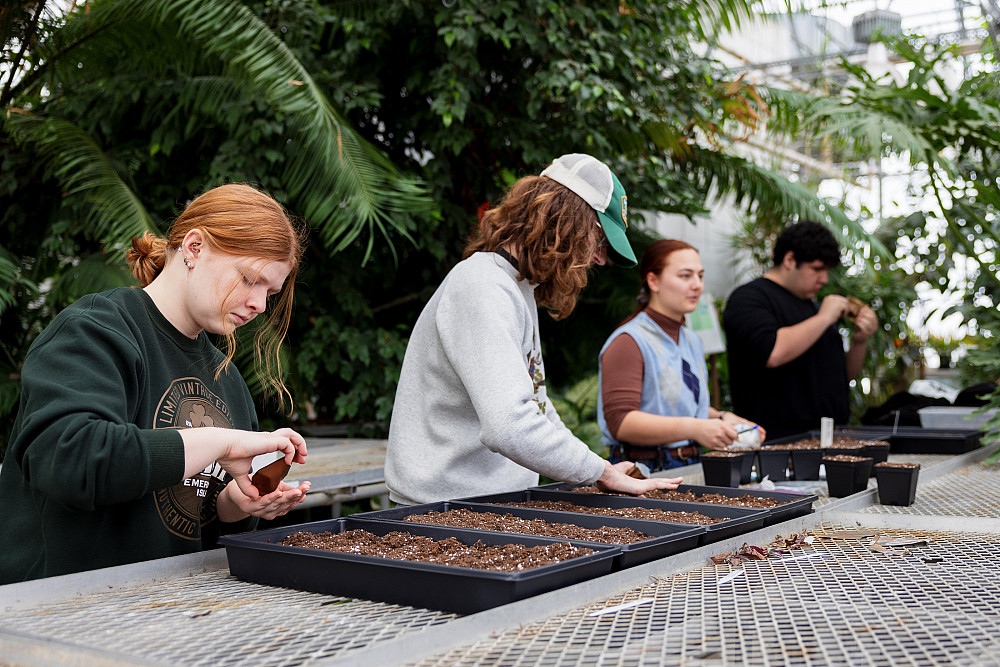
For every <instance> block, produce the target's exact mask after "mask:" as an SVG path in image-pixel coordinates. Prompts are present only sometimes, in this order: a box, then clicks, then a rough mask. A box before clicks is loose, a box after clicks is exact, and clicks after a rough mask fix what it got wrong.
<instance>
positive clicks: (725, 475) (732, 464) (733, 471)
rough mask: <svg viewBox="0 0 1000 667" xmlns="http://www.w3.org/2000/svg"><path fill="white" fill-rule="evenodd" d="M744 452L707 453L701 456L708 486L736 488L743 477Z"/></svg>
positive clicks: (745, 455)
mask: <svg viewBox="0 0 1000 667" xmlns="http://www.w3.org/2000/svg"><path fill="white" fill-rule="evenodd" d="M745 458H749V455H748V454H745V453H743V452H721V451H714V452H706V453H705V454H702V455H701V470H702V472H703V473H704V474H705V484H707V485H708V486H728V487H736V486H739V485H740V479H741V478H742V476H743V461H744V459H745Z"/></svg>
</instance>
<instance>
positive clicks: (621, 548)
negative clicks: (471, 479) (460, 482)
mask: <svg viewBox="0 0 1000 667" xmlns="http://www.w3.org/2000/svg"><path fill="white" fill-rule="evenodd" d="M498 509H499V508H497V507H496V506H495V505H479V504H476V503H463V502H457V501H450V500H445V501H440V502H436V503H425V504H423V505H401V506H399V507H395V508H392V509H387V510H376V511H374V512H366V513H365V514H355V515H353V517H354V518H356V519H358V518H364V519H374V520H377V521H386V522H396V523H398V524H399V525H401V526H409V525H410V523H409V521H410V520H411V519H416V517H418V516H420V515H428V514H431V513H437V516H441V513H451V511H452V510H462V511H463V513H464V512H469V513H473V514H476V515H482V516H485V515H492V516H499V512H498V511H497V510H498ZM502 513H503V518H502V519H497V520H495V521H494V520H491V519H486V518H484V519H476V523H478V525H476V526H475V527H472V526H471V525H470V526H466V527H465V528H467V529H469V530H487V529H488V530H492V531H499V532H505V533H510V532H523V531H522V528H524V527H526V526H528V527H530V528H529V529H534V528H538V529H540V530H542V531H543V532H545V533H546V535H548V536H550V537H559V538H561V539H572V540H573V543H574V544H577V545H583V546H593V545H595V544H607V543H606V542H604V543H602V542H591V541H586V540H580V539H578V538H576V537H572V536H575V535H584V534H586V535H587V536H588V537H589V538H590V539H593V538H594V535H595V534H600V533H607V532H608V531H617V530H618V529H628V530H629V531H630V532H634V533H637V534H640V535H644V536H645V537H641V538H640V540H639V541H638V542H631V543H626V544H619V545H617V549H618V553H617V555H616V556H615V558H614V563H613V569H624V568H627V567H632V566H634V565H639V564H641V563H645V562H648V561H651V560H655V559H657V558H664V557H666V556H671V555H673V554H675V553H679V552H681V551H685V550H687V549H693V548H694V547H696V546H698V542H699V536H700V535H701V534H702V533H703V532H705V528H704V527H702V526H692V525H682V524H674V523H664V522H662V521H639V520H635V519H623V518H619V517H609V516H597V515H593V514H573V513H568V512H547V511H544V510H534V509H526V508H523V507H504V508H502ZM508 518H509V519H510V521H508V520H507V519H508ZM522 521H523V522H525V523H521V522H522ZM542 523H544V525H545V526H547V527H542V525H541V524H542ZM487 526H488V528H487ZM556 526H565V527H567V528H566V529H565V530H560V528H557V527H556ZM576 531H588V532H587V533H584V532H576ZM550 532H551V533H552V535H549V533H550Z"/></svg>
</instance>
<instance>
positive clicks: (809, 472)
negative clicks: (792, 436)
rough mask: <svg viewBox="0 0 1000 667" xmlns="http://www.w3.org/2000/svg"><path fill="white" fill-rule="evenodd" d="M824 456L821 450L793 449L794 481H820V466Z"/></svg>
mask: <svg viewBox="0 0 1000 667" xmlns="http://www.w3.org/2000/svg"><path fill="white" fill-rule="evenodd" d="M823 455H824V454H823V450H822V449H819V448H816V449H793V450H792V479H795V480H803V479H819V464H820V461H821V460H822V459H823Z"/></svg>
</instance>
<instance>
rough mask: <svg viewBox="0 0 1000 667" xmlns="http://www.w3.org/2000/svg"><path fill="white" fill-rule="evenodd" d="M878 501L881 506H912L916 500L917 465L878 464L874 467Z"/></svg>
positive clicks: (918, 470) (918, 465)
mask: <svg viewBox="0 0 1000 667" xmlns="http://www.w3.org/2000/svg"><path fill="white" fill-rule="evenodd" d="M874 470H875V480H876V481H877V482H878V501H879V502H880V503H881V504H883V505H912V504H913V501H914V500H916V498H917V477H918V476H919V475H920V464H919V463H885V462H882V463H878V464H876V465H875V466H874Z"/></svg>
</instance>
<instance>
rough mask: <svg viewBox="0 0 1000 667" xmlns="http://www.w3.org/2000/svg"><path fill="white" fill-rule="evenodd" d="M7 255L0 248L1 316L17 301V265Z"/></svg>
mask: <svg viewBox="0 0 1000 667" xmlns="http://www.w3.org/2000/svg"><path fill="white" fill-rule="evenodd" d="M6 255H7V253H6V252H4V251H3V248H0V315H2V314H3V312H4V311H5V310H7V309H8V308H10V307H11V306H13V305H14V304H15V303H16V301H17V298H16V297H15V296H14V285H15V284H16V283H17V264H15V263H14V262H13V261H12V259H11V258H10V257H8V256H6Z"/></svg>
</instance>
